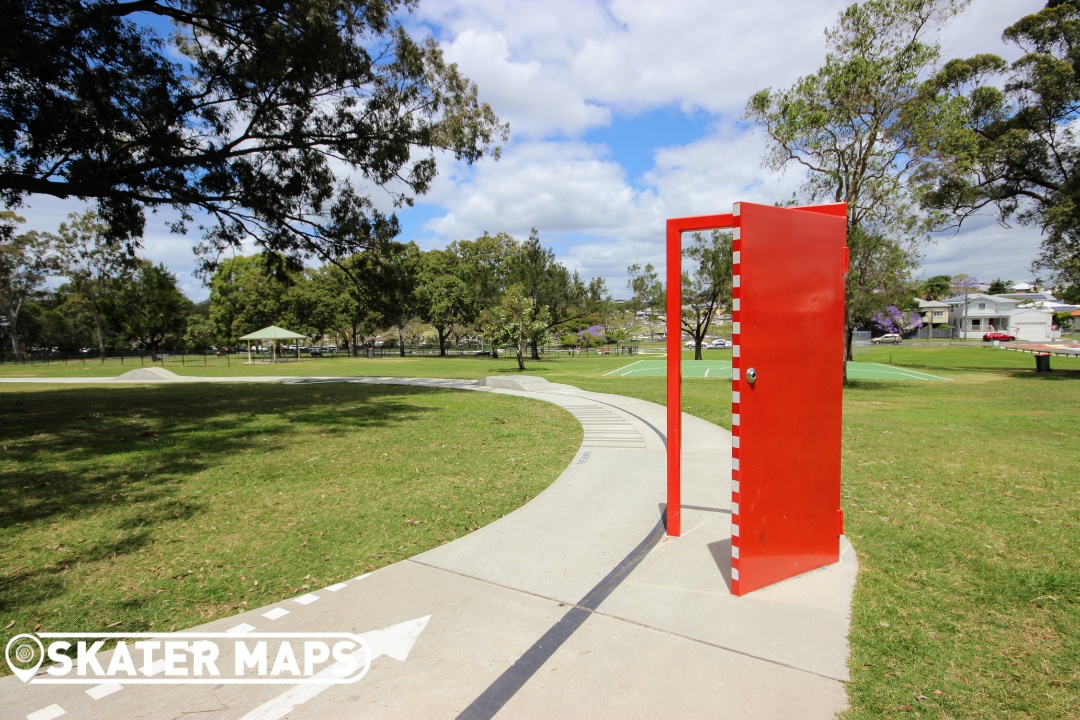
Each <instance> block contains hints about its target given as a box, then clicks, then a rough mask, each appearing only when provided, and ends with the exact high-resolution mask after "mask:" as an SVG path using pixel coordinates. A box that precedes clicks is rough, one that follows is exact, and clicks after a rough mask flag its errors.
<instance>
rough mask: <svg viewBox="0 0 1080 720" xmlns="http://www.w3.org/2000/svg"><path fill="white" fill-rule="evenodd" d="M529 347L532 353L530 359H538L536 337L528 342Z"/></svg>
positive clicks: (537, 341)
mask: <svg viewBox="0 0 1080 720" xmlns="http://www.w3.org/2000/svg"><path fill="white" fill-rule="evenodd" d="M529 348H530V350H531V351H532V354H531V357H532V359H533V360H539V359H540V341H539V340H537V339H536V338H533V340H532V342H530V343H529Z"/></svg>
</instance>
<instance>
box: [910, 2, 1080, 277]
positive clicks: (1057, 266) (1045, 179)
mask: <svg viewBox="0 0 1080 720" xmlns="http://www.w3.org/2000/svg"><path fill="white" fill-rule="evenodd" d="M1002 37H1003V38H1004V40H1005V41H1006V42H1008V43H1010V44H1012V45H1014V46H1015V47H1017V48H1019V49H1020V50H1021V51H1022V52H1023V55H1022V56H1021V57H1020V58H1019V59H1017V60H1015V61H1014V62H1012V63H1008V62H1006V61H1005V60H1003V59H1002V58H1000V57H998V56H996V55H989V54H983V55H976V56H975V57H971V58H966V59H957V60H952V61H950V62H948V63H947V64H946V65H945V66H944V68H943V69H942V70H941V72H940V73H938V74H937V75H936V76H935V77H934V78H933V79H932V80H931V81H930V82H928V83H927V86H926V93H927V95H928V97H932V98H933V99H934V100H935V101H937V102H938V103H939V104H940V105H941V106H942V107H944V108H945V111H946V112H948V113H949V114H950V116H952V117H958V118H960V119H961V122H962V125H961V127H960V128H959V129H957V130H955V131H953V132H951V133H948V134H943V135H941V136H940V137H939V138H937V139H936V142H935V143H933V149H934V150H935V151H936V152H935V154H934V155H933V157H932V158H931V161H930V162H927V163H926V164H925V165H924V167H923V179H924V181H925V182H927V183H928V184H929V185H930V186H931V190H930V192H928V193H927V194H926V197H925V203H926V204H927V206H928V207H931V208H933V209H935V210H943V211H947V212H950V213H952V214H953V215H954V216H955V217H956V218H957V219H958V221H959V222H963V220H964V219H966V218H968V217H970V216H971V215H974V214H976V213H979V212H981V211H985V210H987V209H992V210H994V211H996V213H997V214H998V217H999V219H1000V220H1001V221H1002V222H1003V223H1005V222H1007V221H1008V220H1010V219H1011V218H1016V219H1017V220H1019V222H1020V223H1021V224H1022V225H1026V226H1030V227H1036V228H1038V229H1039V230H1040V231H1042V233H1043V240H1042V245H1041V248H1040V251H1039V255H1038V256H1037V257H1036V258H1035V260H1034V262H1033V264H1032V269H1033V270H1034V271H1036V272H1038V271H1040V270H1045V271H1048V272H1049V273H1050V274H1051V276H1052V278H1053V279H1054V280H1056V281H1057V282H1058V283H1059V284H1062V285H1071V284H1077V283H1080V142H1078V138H1077V133H1076V121H1077V118H1078V117H1080V0H1052V1H1051V2H1048V3H1046V6H1045V7H1044V8H1043V9H1042V10H1040V11H1039V12H1036V13H1032V14H1030V15H1027V16H1025V17H1023V18H1021V19H1020V20H1018V21H1017V22H1016V23H1014V24H1013V25H1011V26H1009V27H1008V28H1006V29H1005V32H1004V34H1003V35H1002Z"/></svg>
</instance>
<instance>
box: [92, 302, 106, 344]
mask: <svg viewBox="0 0 1080 720" xmlns="http://www.w3.org/2000/svg"><path fill="white" fill-rule="evenodd" d="M90 312H91V313H92V314H93V316H94V329H95V330H97V344H98V353H99V354H100V355H101V356H102V357H105V332H104V330H103V329H102V327H101V313H99V312H98V309H97V307H95V306H94V304H93V303H91V304H90Z"/></svg>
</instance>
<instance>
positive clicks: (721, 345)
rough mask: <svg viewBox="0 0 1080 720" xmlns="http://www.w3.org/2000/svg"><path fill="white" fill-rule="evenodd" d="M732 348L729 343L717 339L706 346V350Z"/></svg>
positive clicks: (722, 339)
mask: <svg viewBox="0 0 1080 720" xmlns="http://www.w3.org/2000/svg"><path fill="white" fill-rule="evenodd" d="M730 348H731V343H729V342H728V341H727V340H725V339H724V338H716V339H715V340H713V341H712V342H711V343H709V344H708V345H706V346H705V349H706V350H728V349H730Z"/></svg>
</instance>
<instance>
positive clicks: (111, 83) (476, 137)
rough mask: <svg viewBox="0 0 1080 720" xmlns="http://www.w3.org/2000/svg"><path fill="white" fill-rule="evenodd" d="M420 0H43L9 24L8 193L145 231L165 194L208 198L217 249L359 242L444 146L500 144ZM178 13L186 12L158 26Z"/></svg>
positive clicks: (476, 155)
mask: <svg viewBox="0 0 1080 720" xmlns="http://www.w3.org/2000/svg"><path fill="white" fill-rule="evenodd" d="M415 4H416V2H415V0H339V1H337V2H325V1H324V0H264V1H263V2H258V3H255V2H249V1H248V0H140V1H138V2H116V1H115V0H71V1H70V2H46V1H45V0H26V1H25V2H18V3H5V6H4V7H5V13H4V22H3V24H2V26H0V48H2V50H0V57H2V61H0V200H2V201H3V202H5V203H7V204H9V205H11V206H13V207H14V206H17V205H18V204H19V203H20V202H22V201H23V200H24V199H25V198H26V197H27V196H31V195H36V194H42V195H52V196H55V197H60V198H67V197H78V198H86V199H92V200H94V201H96V204H97V212H98V215H99V216H100V218H101V220H102V221H103V222H104V223H105V224H106V225H107V227H108V234H109V236H110V238H112V239H114V240H116V241H121V242H127V243H129V244H133V245H137V244H138V243H139V241H140V237H141V235H142V231H143V227H144V223H145V211H146V209H148V208H149V209H151V210H156V209H158V208H162V207H172V208H176V209H178V210H180V211H181V213H182V215H181V218H180V220H179V221H178V222H177V223H175V224H174V229H175V230H178V231H183V230H185V229H186V227H187V225H189V224H190V223H191V222H192V220H193V216H194V213H196V212H199V213H201V214H203V215H205V216H206V218H207V220H206V221H203V220H200V222H201V223H205V224H206V226H207V229H206V233H205V235H204V237H203V240H202V241H201V243H199V248H200V249H202V250H204V251H207V252H205V253H204V254H203V257H204V259H205V260H206V262H207V263H208V264H211V263H212V262H213V260H214V259H215V258H216V257H218V256H219V255H220V253H221V251H222V250H223V249H225V248H237V247H240V246H241V245H242V244H243V243H244V242H245V241H251V242H254V243H255V244H256V245H257V246H260V247H261V248H262V249H265V250H267V251H271V252H275V253H279V254H281V255H285V256H288V257H290V258H291V259H292V260H293V261H294V266H296V267H299V266H300V265H301V264H302V263H301V261H302V260H304V259H305V258H309V257H311V256H317V257H320V258H323V259H330V258H334V257H344V256H347V255H348V254H350V253H352V252H356V251H359V250H361V249H362V248H363V247H365V246H366V244H367V242H368V240H369V238H371V237H375V236H377V235H379V234H381V229H387V228H389V229H391V230H396V228H397V220H396V218H395V217H394V216H393V215H387V214H384V213H381V212H379V211H378V210H376V209H375V207H374V205H373V203H372V202H371V200H370V199H369V197H368V196H367V195H366V194H364V192H361V191H359V190H358V189H357V188H360V187H363V188H365V192H366V191H367V190H366V189H368V188H372V189H375V188H378V189H379V191H380V192H385V193H387V194H388V195H389V196H390V198H391V199H392V201H393V202H394V204H395V206H401V205H403V204H409V203H411V202H412V200H413V198H414V197H416V196H417V195H420V194H423V193H424V192H425V191H426V190H427V189H428V187H429V186H430V184H431V181H432V180H433V178H434V177H435V174H436V156H443V155H445V156H448V157H452V158H455V159H457V160H464V161H466V162H469V163H472V162H475V161H477V160H479V159H480V158H482V157H484V156H488V155H497V154H498V143H499V142H502V141H504V140H505V138H506V136H507V127H506V126H505V125H504V124H502V123H500V121H499V119H498V118H497V117H496V116H495V114H494V113H493V112H492V110H491V108H490V107H488V105H487V104H485V103H482V102H480V101H479V100H478V96H477V88H476V86H475V84H474V83H472V82H471V81H470V80H468V79H467V78H466V77H464V76H463V75H462V74H461V73H460V72H459V71H458V69H457V67H456V66H455V65H453V64H450V63H447V62H446V60H445V58H444V57H443V53H442V50H441V48H440V47H439V45H438V44H437V43H436V42H435V40H434V39H432V38H424V39H415V38H414V37H413V36H411V35H410V34H409V32H408V31H407V30H406V29H405V28H404V26H403V25H402V22H401V21H400V20H399V19H398V18H399V17H400V16H399V13H400V12H401V11H403V10H406V11H407V10H411V9H412V8H413V7H414V6H415ZM163 21H164V22H167V23H168V29H167V30H165V31H159V30H158V28H160V27H162V25H163Z"/></svg>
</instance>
